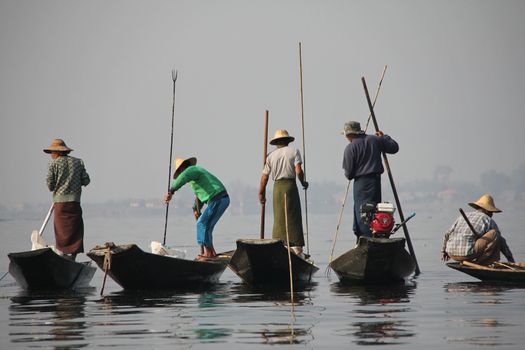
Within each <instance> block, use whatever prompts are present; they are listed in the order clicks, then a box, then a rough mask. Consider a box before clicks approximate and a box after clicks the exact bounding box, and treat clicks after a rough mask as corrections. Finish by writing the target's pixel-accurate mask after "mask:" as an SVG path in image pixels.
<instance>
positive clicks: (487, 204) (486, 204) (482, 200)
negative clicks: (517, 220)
mask: <svg viewBox="0 0 525 350" xmlns="http://www.w3.org/2000/svg"><path fill="white" fill-rule="evenodd" d="M468 205H470V206H471V207H472V208H475V209H479V208H481V209H485V210H486V211H490V212H493V213H501V210H500V209H498V208H496V206H495V205H494V199H493V198H492V196H491V195H488V194H484V195H483V196H481V197H479V199H478V200H477V201H475V202H471V203H469V204H468Z"/></svg>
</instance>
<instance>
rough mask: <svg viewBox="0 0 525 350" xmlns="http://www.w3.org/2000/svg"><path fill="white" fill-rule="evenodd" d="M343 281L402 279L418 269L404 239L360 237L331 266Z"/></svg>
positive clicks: (400, 280)
mask: <svg viewBox="0 0 525 350" xmlns="http://www.w3.org/2000/svg"><path fill="white" fill-rule="evenodd" d="M329 266H330V267H331V268H332V270H334V271H335V273H336V274H337V276H338V277H339V280H340V281H341V282H343V283H391V282H403V281H404V278H406V277H408V276H410V275H411V274H412V273H413V272H414V270H415V263H414V259H412V257H411V256H410V254H409V253H408V252H407V251H406V250H405V239H404V238H375V237H374V238H371V237H364V236H362V237H359V241H358V243H357V246H356V247H355V248H353V249H351V250H349V251H347V252H346V253H344V254H342V255H341V256H339V257H338V258H336V259H334V260H333V261H332V262H331V263H330V265H329Z"/></svg>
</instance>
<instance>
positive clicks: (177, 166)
mask: <svg viewBox="0 0 525 350" xmlns="http://www.w3.org/2000/svg"><path fill="white" fill-rule="evenodd" d="M185 163H189V164H190V165H195V164H197V158H195V157H189V158H177V159H175V170H174V171H173V174H174V175H175V174H177V172H178V171H179V169H180V167H181V166H182V165H183V164H185Z"/></svg>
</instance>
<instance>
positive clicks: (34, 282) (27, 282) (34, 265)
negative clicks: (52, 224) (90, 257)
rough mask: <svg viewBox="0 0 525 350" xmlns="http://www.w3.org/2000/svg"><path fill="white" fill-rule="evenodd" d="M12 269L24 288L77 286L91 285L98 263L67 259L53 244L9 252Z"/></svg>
mask: <svg viewBox="0 0 525 350" xmlns="http://www.w3.org/2000/svg"><path fill="white" fill-rule="evenodd" d="M8 257H9V260H10V262H9V273H10V274H11V275H12V276H13V277H14V278H15V280H16V281H17V282H18V284H20V286H22V288H24V289H28V290H37V289H77V288H84V287H87V286H88V285H89V282H90V281H91V279H92V278H93V275H94V274H95V271H96V270H97V269H96V268H95V267H93V266H91V262H89V261H86V262H76V261H71V260H68V259H66V258H64V257H62V256H60V255H58V254H57V253H55V252H54V251H53V250H52V249H51V248H43V249H37V250H30V251H25V252H19V253H10V254H8Z"/></svg>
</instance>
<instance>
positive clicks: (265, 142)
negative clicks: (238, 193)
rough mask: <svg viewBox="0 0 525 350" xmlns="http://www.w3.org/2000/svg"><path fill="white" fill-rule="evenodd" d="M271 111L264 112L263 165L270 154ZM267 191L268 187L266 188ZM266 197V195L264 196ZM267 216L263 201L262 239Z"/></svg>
mask: <svg viewBox="0 0 525 350" xmlns="http://www.w3.org/2000/svg"><path fill="white" fill-rule="evenodd" d="M269 114H270V113H269V112H268V110H266V113H265V114H264V146H263V149H264V153H263V166H264V165H265V164H266V158H267V156H268V117H269ZM265 191H266V189H265ZM264 197H265V198H266V195H265V196H264ZM265 216H266V202H264V203H261V234H260V237H261V239H264V219H265Z"/></svg>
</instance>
